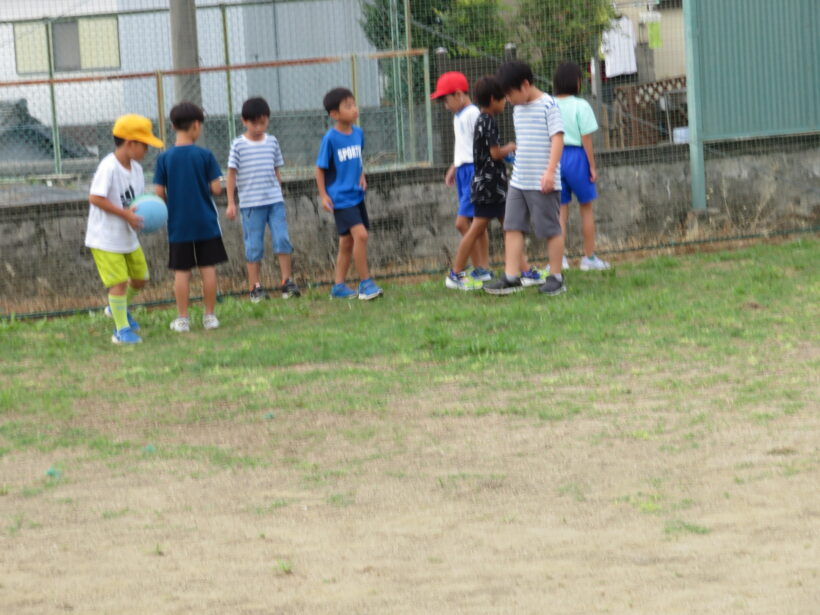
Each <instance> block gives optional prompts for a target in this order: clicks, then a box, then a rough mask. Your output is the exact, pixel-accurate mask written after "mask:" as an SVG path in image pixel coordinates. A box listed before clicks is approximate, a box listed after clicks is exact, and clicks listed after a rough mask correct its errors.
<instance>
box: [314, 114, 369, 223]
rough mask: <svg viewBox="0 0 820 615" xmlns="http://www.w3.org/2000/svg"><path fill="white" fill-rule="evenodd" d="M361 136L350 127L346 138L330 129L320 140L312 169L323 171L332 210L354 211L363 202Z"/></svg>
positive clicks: (361, 132) (356, 127) (362, 138)
mask: <svg viewBox="0 0 820 615" xmlns="http://www.w3.org/2000/svg"><path fill="white" fill-rule="evenodd" d="M363 149H364V132H363V131H362V129H361V128H359V127H358V126H353V132H351V133H350V134H349V135H346V134H344V133H343V132H339V131H338V130H336V129H335V128H331V129H330V130H328V131H327V132H326V133H325V136H324V137H323V138H322V145H321V146H320V147H319V156H318V157H317V158H316V166H317V167H319V168H320V169H325V189H326V190H327V193H328V195H329V196H330V198H331V200H332V201H333V208H334V209H345V208H347V207H355V206H356V205H358V204H359V203H361V202H362V201H363V200H364V190H362V187H361V186H360V185H359V181H360V180H361V177H362V150H363Z"/></svg>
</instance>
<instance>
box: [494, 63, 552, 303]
mask: <svg viewBox="0 0 820 615" xmlns="http://www.w3.org/2000/svg"><path fill="white" fill-rule="evenodd" d="M497 78H498V80H499V82H500V83H501V87H502V88H503V90H504V93H505V94H506V96H507V100H509V101H510V103H511V104H513V105H515V109H514V110H513V123H514V125H515V140H516V145H517V148H516V153H515V164H514V166H513V175H512V179H511V180H510V188H509V192H508V193H507V207H506V217H505V218H504V275H502V276H501V277H500V278H499V279H498V280H495V281H493V282H490V283H488V284H485V285H484V290H486V291H487V292H488V293H491V294H494V295H508V294H510V293H513V292H516V291H518V290H521V288H522V283H521V277H520V276H519V271H520V269H519V265H520V263H521V257H522V256H523V254H524V233H527V232H529V227H530V221H532V224H533V226H534V227H535V235H536V237H539V238H541V239H546V240H547V251H548V253H549V261H550V263H549V264H550V271H551V274H550V275H549V276H548V277H547V279H546V281H545V282H544V283H543V284H542V285H541V286H540V287H539V288H538V290H539V291H540V292H542V293H544V294H546V295H557V294H559V293H563V292H564V291H566V289H567V287H566V285H565V284H564V277H563V275H562V274H561V257H562V255H563V254H564V237H563V234H562V231H561V221H560V218H559V213H558V210H559V205H558V194H559V190H560V189H561V170H560V160H561V153H562V151H563V149H564V123H563V121H562V119H561V111H560V110H559V108H558V104H557V103H556V102H555V99H554V98H553V97H552V96H550V95H549V94H545V93H544V92H542V91H541V90H539V89H538V88H536V87H535V86H534V85H533V75H532V70H531V69H530V67H529V66H528V65H527V64H525V63H523V62H518V61H512V62H506V63H505V64H502V65H501V67H500V68H499V69H498V74H497Z"/></svg>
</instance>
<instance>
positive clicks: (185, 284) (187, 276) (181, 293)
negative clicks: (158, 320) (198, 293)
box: [174, 270, 191, 318]
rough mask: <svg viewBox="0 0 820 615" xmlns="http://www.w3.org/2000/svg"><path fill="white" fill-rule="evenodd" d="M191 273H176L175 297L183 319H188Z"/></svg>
mask: <svg viewBox="0 0 820 615" xmlns="http://www.w3.org/2000/svg"><path fill="white" fill-rule="evenodd" d="M190 286H191V272H190V270H188V271H179V270H177V271H174V297H176V300H177V313H178V314H179V316H180V317H181V318H188V295H189V294H190V292H189V291H190Z"/></svg>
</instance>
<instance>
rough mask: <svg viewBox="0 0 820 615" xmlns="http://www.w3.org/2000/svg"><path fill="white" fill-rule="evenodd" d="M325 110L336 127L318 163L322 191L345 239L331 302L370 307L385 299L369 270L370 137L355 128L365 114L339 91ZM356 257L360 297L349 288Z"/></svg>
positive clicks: (348, 93)
mask: <svg viewBox="0 0 820 615" xmlns="http://www.w3.org/2000/svg"><path fill="white" fill-rule="evenodd" d="M323 102H324V106H325V110H326V111H327V113H328V115H329V116H330V117H331V118H332V119H333V121H334V126H333V128H331V129H330V130H328V131H327V133H325V136H324V137H323V138H322V145H321V146H320V147H319V155H318V157H317V158H316V185H317V186H318V187H319V196H320V197H321V199H322V207H324V208H325V210H327V211H331V212H333V217H334V218H335V220H336V230H337V231H338V233H339V256H338V257H337V259H336V275H335V279H334V284H333V288H331V290H330V296H331V298H333V299H351V298H353V297H356V296H358V297H359V299H362V300H364V301H369V300H370V299H375V298H376V297H378V296H379V295H381V294H382V289H381V288H379V287H378V286H376V283H375V282H374V281H373V279H372V278H371V277H370V271H369V269H368V267H367V239H368V234H367V230H368V229H369V228H370V221H369V220H368V218H367V209H366V208H365V205H364V193H365V191H366V190H367V181H366V180H365V177H364V170H363V167H362V149H363V148H364V133H363V132H362V129H361V128H359V127H358V126H356V125H354V123H355V122H356V120H357V119H358V118H359V109H358V108H357V107H356V99H355V98H354V97H353V92H351V91H350V90H348V89H347V88H335V89H333V90H330V91H329V92H328V93H327V94H325V98H324V101H323ZM351 257H352V259H353V261H354V262H355V264H356V272H357V273H358V274H359V279H360V280H361V282H359V291H358V293H357V292H356V291H354V290H353V289H352V288H350V287H349V286H347V284H345V278H346V277H347V271H348V269H349V268H350V260H351Z"/></svg>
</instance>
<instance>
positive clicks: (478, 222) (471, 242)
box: [453, 218, 490, 272]
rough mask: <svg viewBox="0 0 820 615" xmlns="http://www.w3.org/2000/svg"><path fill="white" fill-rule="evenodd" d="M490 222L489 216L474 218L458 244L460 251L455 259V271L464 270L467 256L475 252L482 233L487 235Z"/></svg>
mask: <svg viewBox="0 0 820 615" xmlns="http://www.w3.org/2000/svg"><path fill="white" fill-rule="evenodd" d="M489 223H490V219H489V218H473V223H472V224H471V225H470V228H469V229H468V230H467V232H466V233H465V234H464V236H463V237H462V238H461V242H459V244H458V252H456V258H455V260H454V261H453V271H456V272H460V271H464V268H465V267H466V266H467V258H468V257H469V256H470V255H471V254H472V253H473V248H474V246H475V244H476V241H477V240H478V239H479V238H480V237H481V236H482V235H483V236H484V237H486V236H487V226H488V225H489ZM474 262H475V261H474ZM487 264H489V263H487Z"/></svg>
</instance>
